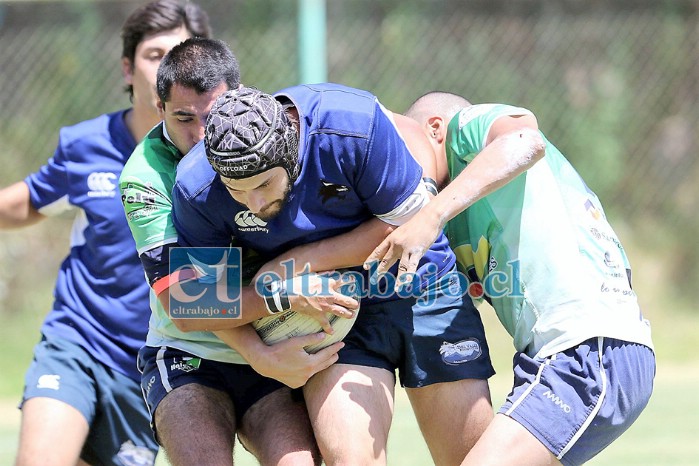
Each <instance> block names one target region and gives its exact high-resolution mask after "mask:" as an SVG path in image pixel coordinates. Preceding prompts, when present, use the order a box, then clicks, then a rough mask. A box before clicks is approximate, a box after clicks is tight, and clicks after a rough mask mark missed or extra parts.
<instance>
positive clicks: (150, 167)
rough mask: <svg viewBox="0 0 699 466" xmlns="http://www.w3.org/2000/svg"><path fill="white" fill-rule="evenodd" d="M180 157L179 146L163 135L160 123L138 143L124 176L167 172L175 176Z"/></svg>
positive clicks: (125, 168)
mask: <svg viewBox="0 0 699 466" xmlns="http://www.w3.org/2000/svg"><path fill="white" fill-rule="evenodd" d="M180 157H181V154H180V153H179V150H177V147H175V146H174V145H173V144H172V143H171V142H170V141H168V140H167V139H165V137H164V136H163V130H162V123H160V124H158V125H157V126H155V127H154V128H153V129H152V130H151V131H150V132H149V133H148V134H147V135H146V137H145V138H143V140H142V141H141V142H140V143H138V145H137V146H136V148H135V149H134V151H133V153H132V154H131V156H130V157H129V159H128V161H127V162H126V165H125V166H124V171H123V174H122V176H126V175H144V176H147V175H148V174H165V175H169V176H170V177H173V178H174V176H175V170H176V167H177V162H178V160H179V159H180Z"/></svg>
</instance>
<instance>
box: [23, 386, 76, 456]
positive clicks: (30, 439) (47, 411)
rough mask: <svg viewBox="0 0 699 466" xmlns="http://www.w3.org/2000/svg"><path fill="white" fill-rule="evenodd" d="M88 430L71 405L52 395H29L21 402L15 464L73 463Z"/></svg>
mask: <svg viewBox="0 0 699 466" xmlns="http://www.w3.org/2000/svg"><path fill="white" fill-rule="evenodd" d="M88 431H89V425H88V423H87V420H86V419H85V417H84V416H83V415H82V413H81V412H80V411H78V410H77V409H76V408H74V407H73V406H70V405H69V404H66V403H65V402H63V401H60V400H56V399H52V398H43V397H36V398H31V399H29V400H27V401H25V402H24V404H23V405H22V423H21V427H20V435H19V448H18V449H17V460H16V465H17V466H29V465H42V466H50V465H56V466H58V465H74V464H76V463H77V461H78V459H79V457H80V452H81V451H82V447H83V443H84V442H85V438H86V437H87V433H88Z"/></svg>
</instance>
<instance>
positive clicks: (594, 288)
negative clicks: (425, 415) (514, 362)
mask: <svg viewBox="0 0 699 466" xmlns="http://www.w3.org/2000/svg"><path fill="white" fill-rule="evenodd" d="M530 113H531V112H529V111H528V110H526V109H523V108H516V107H511V106H507V105H500V104H484V105H474V106H471V107H467V108H465V109H463V110H462V111H461V112H460V113H459V114H458V115H456V116H455V117H454V119H452V121H451V122H450V123H449V128H448V136H447V144H446V152H447V159H448V164H449V174H450V177H451V179H454V178H455V177H456V176H457V175H458V174H459V173H461V171H462V170H463V169H464V168H465V167H466V165H468V163H470V162H471V161H472V160H473V158H474V157H476V155H477V154H478V153H479V152H480V151H481V150H482V149H483V148H484V147H485V143H486V138H487V135H488V132H489V130H490V128H491V126H492V124H493V122H494V121H495V120H496V119H498V118H499V117H502V116H505V115H509V116H515V115H526V114H530ZM447 235H448V237H449V241H450V244H451V246H452V248H453V249H454V251H455V252H456V256H457V259H458V264H459V267H460V269H461V271H462V272H464V273H466V274H467V275H468V277H469V279H470V280H471V281H475V280H477V281H478V282H480V283H481V284H482V288H483V291H484V292H485V295H486V297H488V299H489V301H490V302H491V304H492V305H493V307H494V308H495V311H496V312H497V315H498V318H499V319H500V321H501V322H502V324H503V325H504V326H505V328H506V329H507V331H508V332H509V333H510V335H512V337H513V338H514V345H515V348H516V349H517V351H522V352H526V353H527V354H529V355H530V356H540V357H545V356H549V355H552V354H554V353H557V352H560V351H562V350H565V349H567V348H570V347H572V346H575V345H577V344H578V343H580V342H582V341H584V340H587V339H588V338H592V337H596V336H604V337H609V338H618V339H621V340H626V341H630V342H637V343H641V344H644V345H647V346H649V347H651V348H652V342H651V338H650V326H649V324H648V322H647V321H646V320H644V319H643V317H642V315H641V312H640V309H639V306H638V303H637V299H636V294H635V293H634V291H633V290H632V289H631V287H630V285H629V278H628V274H630V267H629V263H628V260H627V257H626V254H625V252H624V249H623V247H622V245H621V243H620V242H619V239H618V238H617V235H616V234H615V233H614V231H613V230H612V227H611V226H610V225H609V223H608V222H607V219H606V217H605V214H604V211H603V209H602V205H601V204H600V202H599V199H598V198H597V196H596V195H595V194H594V193H593V192H592V191H591V190H590V189H589V188H588V187H587V185H586V184H585V182H584V181H583V180H582V178H581V177H580V176H579V175H578V173H577V172H576V171H575V169H574V168H573V167H572V166H571V164H570V163H569V162H568V161H567V160H566V158H565V157H564V156H563V155H562V154H561V153H560V152H559V151H558V149H556V147H554V146H553V144H551V143H550V142H548V141H546V155H545V157H544V158H543V159H542V160H540V161H539V162H538V163H536V164H535V165H534V166H533V167H532V168H530V169H529V170H528V171H527V172H525V173H523V174H522V175H520V176H519V177H517V178H516V179H515V180H513V181H512V182H511V183H509V184H508V185H506V186H504V187H503V188H501V189H499V190H498V191H496V192H494V193H492V194H490V195H488V196H486V197H485V198H483V199H481V200H480V201H478V202H476V203H475V204H473V205H472V206H471V207H469V208H468V209H466V210H465V211H464V212H462V213H461V214H459V215H458V216H456V217H455V218H454V219H452V220H451V221H450V222H449V223H448V224H447ZM471 289H472V290H473V289H474V287H471Z"/></svg>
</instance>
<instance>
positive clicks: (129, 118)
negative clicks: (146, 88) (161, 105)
mask: <svg viewBox="0 0 699 466" xmlns="http://www.w3.org/2000/svg"><path fill="white" fill-rule="evenodd" d="M125 120H126V126H127V127H128V128H129V132H130V133H131V136H133V138H134V140H135V141H136V142H137V143H138V142H140V141H141V139H143V138H144V137H145V136H146V134H148V131H150V130H151V129H152V128H153V126H155V125H156V124H158V123H159V122H160V119H159V118H158V116H157V115H153V114H151V113H150V112H142V111H138V110H137V109H135V108H134V107H132V108H131V109H130V110H129V111H128V112H126V116H125Z"/></svg>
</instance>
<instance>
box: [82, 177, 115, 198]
mask: <svg viewBox="0 0 699 466" xmlns="http://www.w3.org/2000/svg"><path fill="white" fill-rule="evenodd" d="M117 179H118V177H117V175H116V174H115V173H111V172H92V173H90V175H89V176H88V177H87V189H88V191H87V195H88V197H114V196H116V183H115V181H116V180H117Z"/></svg>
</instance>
